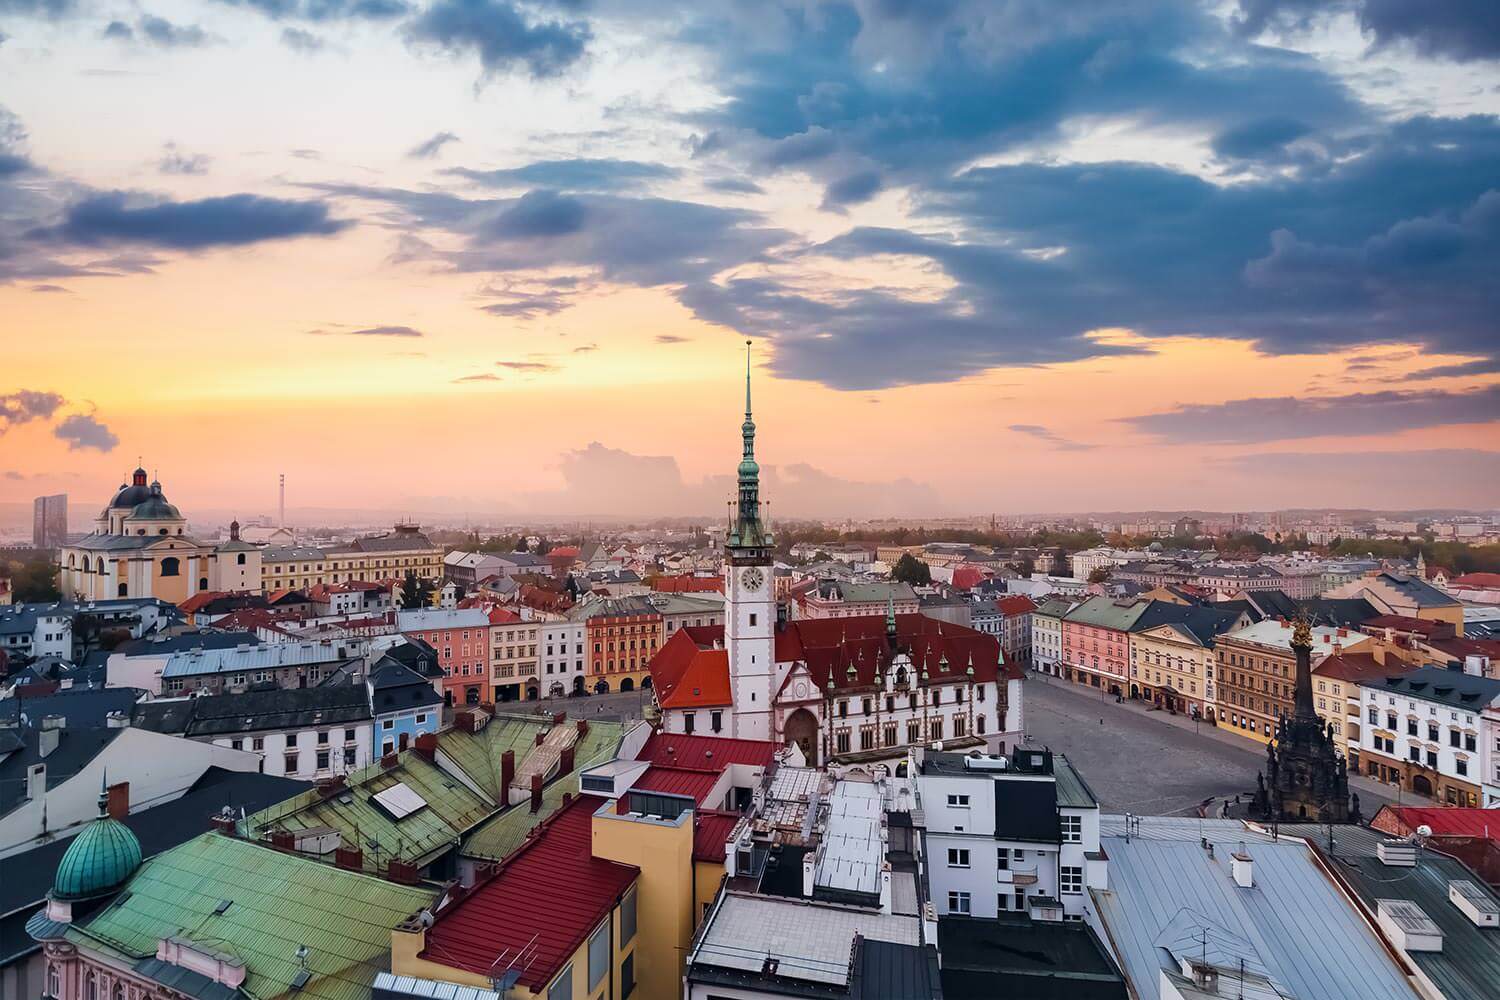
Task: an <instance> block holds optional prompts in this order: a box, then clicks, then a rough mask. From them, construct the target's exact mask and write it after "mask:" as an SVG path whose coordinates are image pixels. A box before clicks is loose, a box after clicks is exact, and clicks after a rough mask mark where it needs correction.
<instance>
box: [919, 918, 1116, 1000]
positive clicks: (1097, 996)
mask: <svg viewBox="0 0 1500 1000" xmlns="http://www.w3.org/2000/svg"><path fill="white" fill-rule="evenodd" d="M938 949H939V951H941V953H942V956H943V996H944V997H945V998H946V1000H991V998H996V997H1017V998H1025V1000H1105V998H1109V1000H1115V998H1118V1000H1124V998H1125V996H1126V993H1125V981H1124V979H1123V977H1122V976H1121V975H1120V969H1119V967H1118V966H1116V965H1115V963H1114V962H1113V961H1112V960H1111V959H1110V957H1109V955H1108V953H1107V952H1106V951H1105V950H1104V946H1103V944H1102V943H1101V942H1100V941H1099V938H1098V936H1097V935H1096V934H1095V933H1094V932H1093V931H1092V930H1091V929H1090V928H1088V927H1087V926H1086V925H1084V924H1081V923H1077V924H1075V923H1043V922H1039V921H1033V920H1031V919H1030V918H1028V917H1025V916H1023V915H1019V914H1017V915H1011V914H1006V915H1005V916H1004V917H1001V918H997V919H993V920H986V919H981V918H978V917H943V918H941V919H939V920H938Z"/></svg>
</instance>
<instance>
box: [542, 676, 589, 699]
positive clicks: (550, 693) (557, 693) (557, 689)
mask: <svg viewBox="0 0 1500 1000" xmlns="http://www.w3.org/2000/svg"><path fill="white" fill-rule="evenodd" d="M574 686H575V687H582V686H583V678H582V677H580V678H578V684H576V685H574ZM567 693H568V689H567V688H565V687H563V683H562V681H553V682H552V686H551V687H549V688H548V689H547V697H548V698H561V697H562V696H563V695H565V694H567Z"/></svg>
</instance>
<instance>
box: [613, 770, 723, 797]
mask: <svg viewBox="0 0 1500 1000" xmlns="http://www.w3.org/2000/svg"><path fill="white" fill-rule="evenodd" d="M722 773H723V769H722V768H719V767H715V768H714V769H713V770H703V769H701V768H696V767H668V766H665V765H662V764H652V765H651V766H650V767H648V768H646V773H645V774H643V775H641V776H640V778H638V779H637V780H636V783H635V784H633V785H631V786H630V787H631V788H632V789H637V790H639V791H642V792H665V793H667V794H668V795H687V796H690V797H691V798H692V800H693V801H694V802H696V803H697V804H698V805H700V806H701V805H703V803H704V801H705V800H706V799H707V798H708V796H709V793H710V792H712V791H713V790H714V786H715V785H717V784H718V783H719V775H720V774H722Z"/></svg>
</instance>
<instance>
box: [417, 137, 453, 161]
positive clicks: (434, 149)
mask: <svg viewBox="0 0 1500 1000" xmlns="http://www.w3.org/2000/svg"><path fill="white" fill-rule="evenodd" d="M458 141H459V138H458V136H456V135H454V134H453V133H452V132H439V133H437V134H436V135H434V136H433V137H432V138H430V139H427V140H424V141H423V142H419V143H417V144H416V145H415V146H413V147H412V148H411V149H409V150H407V151H406V155H407V157H408V158H410V159H413V160H430V159H432V158H433V157H435V156H437V155H438V153H440V152H442V150H443V147H444V146H446V145H448V143H450V142H458Z"/></svg>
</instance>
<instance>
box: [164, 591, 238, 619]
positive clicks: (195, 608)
mask: <svg viewBox="0 0 1500 1000" xmlns="http://www.w3.org/2000/svg"><path fill="white" fill-rule="evenodd" d="M228 596H229V591H227V590H200V591H198V593H196V594H194V595H193V596H192V597H189V598H188V599H187V600H185V601H183V602H182V603H181V604H179V605H177V607H178V608H180V609H181V610H182V612H183V613H184V614H189V615H193V614H197V613H198V612H199V611H201V610H203V608H204V606H205V605H207V604H208V603H209V602H210V601H217V600H218V599H219V598H221V597H228Z"/></svg>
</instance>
